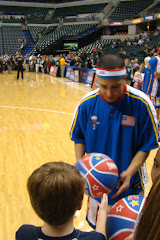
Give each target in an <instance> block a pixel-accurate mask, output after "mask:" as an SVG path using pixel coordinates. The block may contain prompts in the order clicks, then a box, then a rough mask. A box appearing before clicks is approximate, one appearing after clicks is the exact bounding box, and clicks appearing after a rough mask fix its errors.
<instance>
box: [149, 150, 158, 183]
mask: <svg viewBox="0 0 160 240" xmlns="http://www.w3.org/2000/svg"><path fill="white" fill-rule="evenodd" d="M158 174H160V148H159V149H158V151H157V154H156V156H155V158H154V162H153V166H152V170H151V178H152V182H153V183H154V181H155V178H156V176H157V175H158Z"/></svg>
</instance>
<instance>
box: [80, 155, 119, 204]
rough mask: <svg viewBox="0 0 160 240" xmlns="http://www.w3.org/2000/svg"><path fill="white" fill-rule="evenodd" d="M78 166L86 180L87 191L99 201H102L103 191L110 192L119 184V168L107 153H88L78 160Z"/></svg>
mask: <svg viewBox="0 0 160 240" xmlns="http://www.w3.org/2000/svg"><path fill="white" fill-rule="evenodd" d="M76 168H77V169H78V170H79V172H80V173H81V175H82V176H83V178H84V180H85V183H86V186H85V193H87V194H88V195H89V196H91V197H93V198H95V199H96V200H97V201H101V197H102V196H103V193H107V194H108V193H110V192H111V191H112V190H113V189H114V188H115V187H116V186H117V183H118V168H117V166H116V164H115V163H114V161H113V160H112V159H111V158H110V157H108V156H107V155H105V154H101V153H90V154H87V155H86V156H83V157H82V158H81V159H80V160H79V161H78V162H77V164H76Z"/></svg>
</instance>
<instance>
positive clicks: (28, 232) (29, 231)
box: [16, 225, 37, 240]
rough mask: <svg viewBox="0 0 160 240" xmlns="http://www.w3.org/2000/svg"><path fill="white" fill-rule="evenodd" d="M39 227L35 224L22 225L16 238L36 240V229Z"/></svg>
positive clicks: (17, 239)
mask: <svg viewBox="0 0 160 240" xmlns="http://www.w3.org/2000/svg"><path fill="white" fill-rule="evenodd" d="M36 228H37V227H35V226H33V225H22V226H21V227H20V228H19V229H18V231H17V232H16V240H22V239H24V240H25V239H31V240H35V239H37V238H35V237H36V235H35V230H36Z"/></svg>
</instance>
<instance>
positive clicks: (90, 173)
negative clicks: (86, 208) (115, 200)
mask: <svg viewBox="0 0 160 240" xmlns="http://www.w3.org/2000/svg"><path fill="white" fill-rule="evenodd" d="M90 175H91V176H92V177H93V178H94V179H95V180H96V182H98V183H99V185H101V186H103V187H104V188H105V189H106V190H107V191H108V192H110V191H111V189H109V188H107V187H106V186H104V185H103V183H101V182H100V181H99V180H98V179H97V178H95V177H94V176H93V174H92V173H90ZM86 179H87V178H86ZM87 180H88V179H87ZM88 186H89V189H90V191H91V192H92V188H91V186H90V182H89V185H88ZM92 195H93V193H92Z"/></svg>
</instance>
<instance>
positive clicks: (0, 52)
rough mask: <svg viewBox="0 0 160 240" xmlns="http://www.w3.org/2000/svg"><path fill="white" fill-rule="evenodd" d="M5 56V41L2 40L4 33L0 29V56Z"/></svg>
mask: <svg viewBox="0 0 160 240" xmlns="http://www.w3.org/2000/svg"><path fill="white" fill-rule="evenodd" d="M2 54H3V39H2V31H1V29H0V56H1V55H2Z"/></svg>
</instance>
